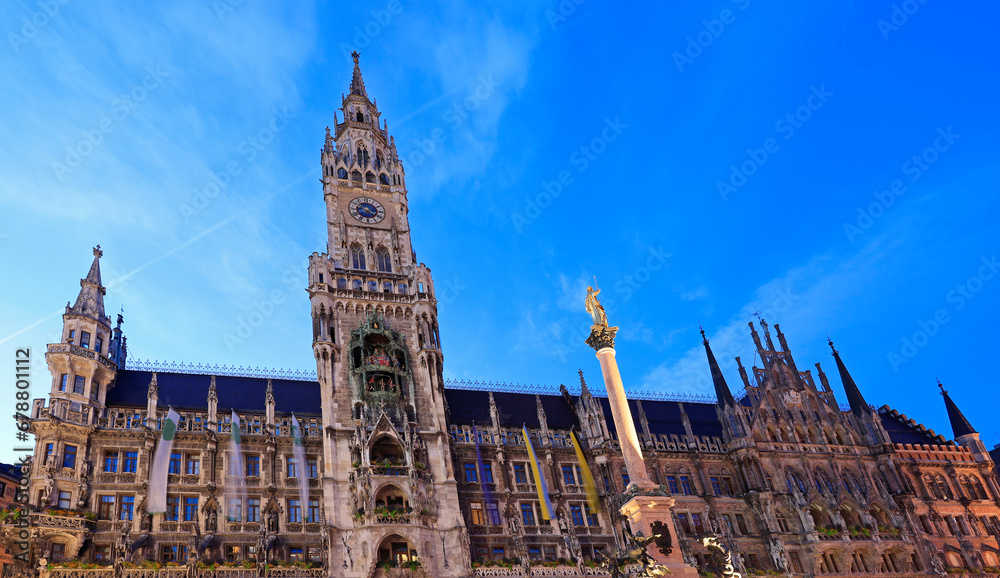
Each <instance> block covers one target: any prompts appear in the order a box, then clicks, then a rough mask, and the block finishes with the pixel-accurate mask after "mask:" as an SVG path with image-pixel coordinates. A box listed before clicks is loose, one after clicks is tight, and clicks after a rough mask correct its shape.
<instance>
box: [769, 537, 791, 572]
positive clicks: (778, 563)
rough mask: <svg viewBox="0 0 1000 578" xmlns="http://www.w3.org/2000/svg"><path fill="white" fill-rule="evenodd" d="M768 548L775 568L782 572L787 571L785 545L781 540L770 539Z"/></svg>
mask: <svg viewBox="0 0 1000 578" xmlns="http://www.w3.org/2000/svg"><path fill="white" fill-rule="evenodd" d="M767 548H768V551H769V552H770V554H771V560H772V561H773V562H774V567H775V568H777V569H778V570H780V571H782V572H784V571H786V570H787V569H788V563H787V562H786V561H785V545H784V544H782V543H781V540H778V539H776V538H771V539H769V540H768V542H767Z"/></svg>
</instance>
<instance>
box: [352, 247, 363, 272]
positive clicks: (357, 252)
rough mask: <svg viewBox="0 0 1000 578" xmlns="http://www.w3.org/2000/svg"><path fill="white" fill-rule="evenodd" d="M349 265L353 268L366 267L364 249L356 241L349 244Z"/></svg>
mask: <svg viewBox="0 0 1000 578" xmlns="http://www.w3.org/2000/svg"><path fill="white" fill-rule="evenodd" d="M351 267H352V268H354V269H362V270H363V269H366V267H365V250H364V249H363V248H361V245H358V244H357V243H355V244H354V245H351Z"/></svg>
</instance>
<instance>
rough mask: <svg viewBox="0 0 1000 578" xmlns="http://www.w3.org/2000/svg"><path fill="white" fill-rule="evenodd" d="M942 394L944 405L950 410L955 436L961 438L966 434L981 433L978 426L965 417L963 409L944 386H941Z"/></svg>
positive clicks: (949, 416)
mask: <svg viewBox="0 0 1000 578" xmlns="http://www.w3.org/2000/svg"><path fill="white" fill-rule="evenodd" d="M941 395H943V396H944V406H945V408H946V409H947V410H948V419H949V420H950V421H951V431H952V433H953V434H954V435H955V438H956V439H957V438H960V437H962V436H964V435H968V434H974V433H979V432H977V431H976V428H974V427H972V424H970V423H969V420H967V419H966V418H965V415H964V414H963V413H962V410H960V409H958V406H957V405H955V402H954V401H952V400H951V396H950V395H948V392H947V391H945V389H944V387H943V386H942V387H941Z"/></svg>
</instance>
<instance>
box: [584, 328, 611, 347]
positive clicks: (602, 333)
mask: <svg viewBox="0 0 1000 578" xmlns="http://www.w3.org/2000/svg"><path fill="white" fill-rule="evenodd" d="M617 332H618V328H617V327H608V326H607V325H591V326H590V337H588V338H587V340H586V343H587V345H589V346H591V347H593V348H594V351H597V352H599V351H601V350H602V349H612V350H613V349H614V348H615V333H617Z"/></svg>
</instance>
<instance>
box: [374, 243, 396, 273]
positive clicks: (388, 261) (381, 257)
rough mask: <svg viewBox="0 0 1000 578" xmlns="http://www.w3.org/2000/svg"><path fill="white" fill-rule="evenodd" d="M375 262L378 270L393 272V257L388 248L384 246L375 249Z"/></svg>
mask: <svg viewBox="0 0 1000 578" xmlns="http://www.w3.org/2000/svg"><path fill="white" fill-rule="evenodd" d="M375 264H376V265H378V270H379V272H381V273H391V272H392V258H391V257H390V256H389V250H388V249H386V248H385V247H382V246H379V247H378V248H377V249H375Z"/></svg>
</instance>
